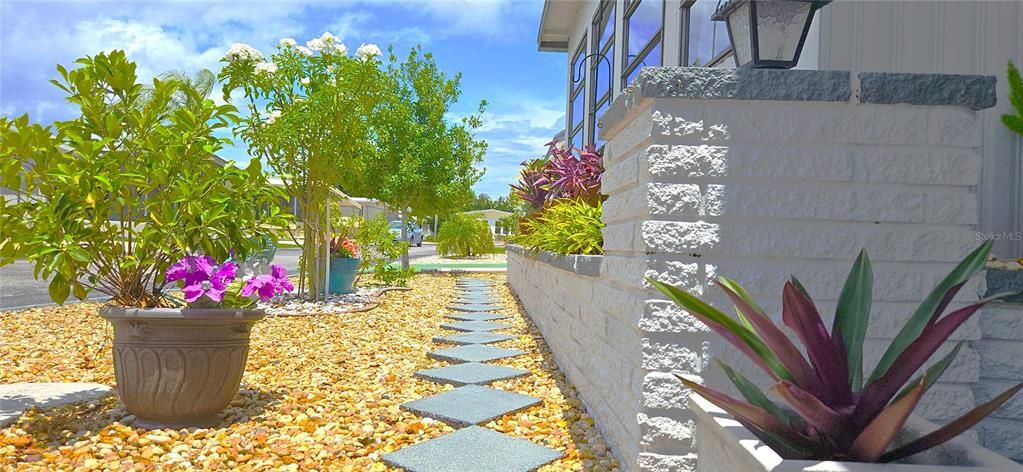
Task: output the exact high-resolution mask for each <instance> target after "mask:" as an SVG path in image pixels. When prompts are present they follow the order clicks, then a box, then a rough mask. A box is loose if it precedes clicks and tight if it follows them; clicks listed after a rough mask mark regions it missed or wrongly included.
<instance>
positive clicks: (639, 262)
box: [509, 67, 995, 470]
mask: <svg viewBox="0 0 1023 472" xmlns="http://www.w3.org/2000/svg"><path fill="white" fill-rule="evenodd" d="M994 101H995V95H994V78H993V77H980V76H949V75H929V74H888V73H861V74H857V75H855V76H854V75H853V74H850V73H849V72H842V71H807V70H802V71H795V70H790V71H779V70H726V69H707V68H675V67H659V68H648V69H646V70H644V71H643V72H642V73H641V75H640V76H639V78H638V79H637V80H636V81H635V82H634V84H633V86H632V87H630V89H629V90H627V91H626V92H624V93H623V94H622V95H620V96H619V97H618V98H617V99H616V100H615V102H614V104H613V105H612V106H611V108H610V109H609V111H608V112H607V114H606V115H604V118H603V122H602V126H601V135H602V137H603V139H606V140H607V141H608V143H607V146H606V148H605V153H604V159H605V167H606V172H605V174H604V181H603V192H604V193H605V194H606V195H608V199H607V201H606V203H605V206H604V214H603V219H604V223H605V224H606V225H607V226H606V227H605V229H604V252H605V254H604V256H603V257H602V260H600V261H598V260H596V259H593V260H590V259H588V260H586V261H585V262H583V263H578V262H573V261H576V259H572V258H568V259H563V258H562V259H559V258H550V257H547V258H540V259H535V258H530V257H528V256H527V255H524V254H521V253H512V254H510V261H509V280H510V282H511V284H512V286H513V287H514V288H515V290H516V292H517V293H518V295H519V297H520V299H521V300H522V303H523V305H524V306H525V308H526V309H527V311H528V312H529V313H530V315H531V316H532V317H533V318H534V319H535V320H536V321H537V324H538V326H539V327H540V329H541V331H543V332H544V335H545V337H546V338H547V340H548V343H549V344H550V345H551V349H552V351H553V352H554V355H555V357H556V358H557V360H558V362H559V364H561V365H562V368H564V369H565V371H566V372H567V374H568V376H569V378H570V379H571V380H572V382H573V383H574V384H575V385H576V386H577V387H578V388H579V390H580V392H581V394H582V397H583V399H584V400H585V401H586V402H587V405H588V406H589V407H590V409H591V410H592V411H593V414H594V416H595V418H596V420H597V422H598V424H600V426H601V427H602V429H603V430H604V431H605V434H606V435H607V436H608V440H609V441H610V443H611V445H612V447H614V448H615V450H616V454H618V455H619V458H620V459H621V460H622V462H623V465H625V466H626V467H627V468H628V469H629V470H688V469H691V468H692V467H693V464H694V463H695V462H694V461H695V459H696V458H695V456H694V454H693V452H694V451H695V448H694V446H693V440H694V438H693V433H692V431H693V425H692V416H691V414H690V413H689V412H688V410H687V408H686V407H687V405H686V400H685V397H686V394H687V393H686V391H684V389H683V388H681V386H680V384H679V383H678V382H677V381H676V380H675V379H674V377H673V376H672V375H671V372H681V373H689V374H693V375H698V376H701V377H702V378H704V379H705V380H706V381H707V382H708V383H710V384H711V385H714V386H718V387H724V386H725V382H723V376H722V374H721V372H720V369H719V368H718V367H717V366H716V365H714V364H713V362H712V359H713V358H720V359H722V360H724V361H726V362H728V363H729V364H731V365H733V366H738V367H740V368H741V369H742V370H744V371H746V372H747V373H750V374H755V373H756V368H755V367H753V366H752V365H751V364H750V363H749V362H746V361H744V360H743V359H742V358H741V356H740V355H738V354H737V353H736V352H735V351H734V350H733V349H729V348H728V346H727V345H725V344H724V343H722V342H720V341H719V340H718V338H717V337H716V336H714V335H713V334H712V333H708V332H707V330H706V328H705V327H704V326H703V325H702V324H701V323H699V322H698V321H696V320H695V319H693V318H692V317H691V316H690V315H689V314H687V313H686V312H684V311H682V310H680V309H678V308H677V307H675V306H674V305H673V304H671V303H669V302H668V301H667V300H666V299H665V297H664V296H662V295H661V294H660V293H659V292H657V291H655V290H653V289H652V288H651V287H650V286H649V284H648V283H647V282H646V281H645V278H647V277H652V278H656V279H658V280H661V281H665V282H668V283H671V284H673V285H678V286H680V287H682V288H684V289H686V290H689V291H692V292H694V293H703V294H704V296H705V297H707V299H709V300H710V301H712V303H713V304H714V305H716V306H718V307H721V308H730V307H731V304H730V303H728V302H727V301H726V299H725V297H724V296H723V295H722V294H721V293H720V291H719V290H717V289H715V288H714V287H713V282H712V281H713V279H714V278H715V277H716V276H717V275H718V274H720V275H725V276H728V277H730V278H732V279H735V280H737V281H739V282H740V283H741V284H743V285H744V286H745V287H746V289H747V290H748V291H749V292H750V294H751V295H752V296H753V297H754V298H755V299H757V300H758V301H759V302H760V303H761V305H762V306H763V307H764V308H765V309H766V310H767V311H768V313H772V314H774V315H775V316H776V317H777V315H779V314H780V309H781V301H780V300H781V297H780V295H781V288H782V285H783V284H784V282H785V281H786V280H788V278H789V276H790V274H794V275H796V276H797V277H799V279H800V280H801V281H802V282H803V284H804V285H805V286H806V288H807V290H808V291H809V292H810V294H811V295H812V296H813V297H814V299H815V301H817V302H818V305H819V307H820V309H821V312H822V314H823V315H825V317H826V318H830V317H831V315H832V314H833V313H834V304H835V300H836V299H837V297H838V294H839V292H840V290H841V287H842V282H843V281H844V279H845V276H846V274H847V272H848V270H849V267H850V266H851V263H852V261H853V259H854V258H855V257H856V255H857V253H858V252H859V251H860V249H861V248H866V249H867V251H868V252H869V254H870V257H871V260H872V261H873V265H874V270H875V287H874V304H873V305H874V308H873V317H872V320H871V325H870V331H869V333H868V336H869V339H868V341H867V346H866V349H865V350H866V353H865V356H866V358H865V363H866V366H867V367H868V368H872V367H873V365H874V363H876V362H877V360H878V359H879V358H880V356H881V354H882V352H883V350H884V348H885V347H886V346H887V344H888V342H890V340H891V338H892V337H893V336H894V334H895V333H896V332H897V330H898V328H899V327H901V326H902V323H903V322H904V321H905V320H906V319H907V318H908V317H909V315H910V314H911V313H912V312H913V310H914V309H915V308H916V306H917V304H918V303H919V301H920V300H922V299H923V298H924V297H925V296H926V295H927V293H928V292H929V291H930V289H931V288H932V287H933V286H934V285H935V283H937V281H938V280H940V279H941V278H942V277H943V276H944V275H945V274H946V273H947V272H948V271H949V270H951V268H952V267H953V266H954V265H955V264H956V262H958V261H959V260H960V259H961V258H962V257H963V256H965V255H966V254H967V253H969V252H970V251H971V250H972V249H974V248H975V247H976V246H977V245H979V244H980V242H981V241H980V239H981V238H982V235H978V233H977V232H976V229H975V227H976V224H977V219H978V210H977V194H976V186H977V184H978V182H979V179H980V175H981V173H980V171H981V166H982V162H981V161H982V159H981V154H980V146H981V136H982V133H981V121H980V120H978V113H979V112H980V110H983V109H986V108H989V107H991V106H993V104H994ZM580 264H582V266H583V268H584V270H581V271H580V270H578V267H577V266H579V265H580ZM598 264H599V271H598V270H595V269H594V266H596V265H598ZM978 289H979V287H978V283H977V281H975V282H974V283H972V284H971V285H970V286H967V287H965V288H964V289H963V290H962V292H961V295H960V297H959V299H957V300H958V301H957V302H956V303H954V304H953V305H952V307H951V308H955V307H957V306H963V304H964V303H965V302H966V301H968V300H970V299H976V298H977V295H976V294H977V292H978ZM829 323H830V320H829ZM980 339H981V330H980V323H979V322H978V320H976V319H975V320H972V321H971V322H969V323H967V324H966V325H965V326H963V327H962V328H960V330H959V331H958V332H957V333H956V334H955V335H954V336H953V338H952V342H950V343H948V346H945V347H944V349H943V350H942V351H939V354H941V353H942V352H946V351H947V350H948V349H951V348H952V347H953V346H954V344H955V343H956V342H958V341H961V340H965V341H969V343H967V345H965V346H964V347H963V348H962V351H961V352H960V354H959V356H958V358H957V360H956V362H955V363H954V364H953V365H952V367H950V369H949V370H948V371H947V372H946V373H945V375H944V376H943V378H942V380H941V382H940V383H939V384H938V385H936V386H935V387H934V388H933V390H932V391H931V392H930V393H929V394H928V396H927V397H926V399H925V400H924V402H923V404H922V406H921V407H920V408H919V410H918V412H919V413H921V414H922V415H923V416H924V417H927V418H930V419H933V420H939V421H940V420H947V419H950V418H953V417H955V416H956V415H957V414H961V413H964V412H965V411H967V410H968V409H969V408H971V407H973V406H974V405H975V404H976V403H977V398H975V395H974V390H975V387H976V386H977V382H978V381H979V380H980V366H981V361H982V360H981V355H980V353H979V351H981V349H978V346H977V345H976V344H977V343H978V342H979V340H980Z"/></svg>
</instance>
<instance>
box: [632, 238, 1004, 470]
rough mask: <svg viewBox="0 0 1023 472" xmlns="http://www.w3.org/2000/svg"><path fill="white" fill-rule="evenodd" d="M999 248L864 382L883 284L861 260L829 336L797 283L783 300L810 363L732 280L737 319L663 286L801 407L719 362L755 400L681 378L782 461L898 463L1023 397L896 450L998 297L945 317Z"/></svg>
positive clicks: (959, 278) (941, 289)
mask: <svg viewBox="0 0 1023 472" xmlns="http://www.w3.org/2000/svg"><path fill="white" fill-rule="evenodd" d="M990 251H991V243H990V242H988V243H985V244H983V245H982V246H981V247H980V248H978V249H977V250H975V251H974V252H973V253H971V254H970V255H969V256H967V257H966V259H964V260H963V261H962V262H960V263H959V265H958V266H956V268H955V269H954V270H953V271H952V272H951V273H950V274H949V275H948V276H946V277H945V278H944V279H943V280H942V281H941V282H940V283H939V284H938V285H937V286H936V287H935V288H934V290H933V291H931V293H930V295H928V296H927V298H926V299H925V300H924V301H923V303H921V304H920V306H919V307H918V308H917V310H916V312H914V313H913V315H912V317H910V319H909V321H908V322H907V323H906V325H905V326H903V328H902V329H901V330H900V331H899V333H898V334H897V335H896V336H895V339H894V340H892V343H891V345H889V347H888V349H887V351H886V352H885V353H884V355H883V356H882V358H881V361H880V362H879V363H878V365H877V367H876V368H875V369H874V370H873V373H872V374H870V376H869V377H866V378H864V375H863V340H864V338H865V337H866V332H867V322H868V320H869V317H870V302H871V290H872V286H873V275H872V271H871V268H870V259H869V258H868V257H867V254H866V252H861V253H860V255H859V257H858V258H857V259H856V262H855V264H854V265H853V268H852V270H851V271H850V273H849V277H848V278H847V279H846V282H845V286H844V287H843V289H842V292H841V295H840V296H839V300H838V308H837V310H836V312H835V321H834V324H833V326H832V328H831V332H830V333H829V332H828V330H827V328H826V327H825V325H824V322H823V320H822V319H821V316H820V314H819V313H818V311H817V308H816V306H815V305H814V302H813V301H812V300H811V299H810V295H809V294H808V293H807V292H806V290H805V289H804V288H803V287H802V285H801V284H800V283H799V281H798V280H796V278H795V277H793V278H792V280H791V281H789V282H787V283H786V284H785V287H784V289H783V291H782V321H783V322H784V324H785V326H788V327H789V328H790V329H792V330H793V331H794V332H795V334H796V336H797V337H798V338H799V340H800V341H801V342H802V344H803V347H804V348H805V351H806V354H807V358H809V361H808V360H807V358H804V356H803V354H802V351H801V350H800V349H799V347H797V346H796V343H794V342H792V341H791V340H790V339H789V338H788V337H787V336H786V335H785V334H784V333H783V332H782V331H781V329H779V328H778V327H777V326H775V325H774V323H772V322H771V319H770V318H769V317H768V316H767V314H766V313H764V311H763V310H762V309H761V308H760V307H759V306H757V304H756V303H755V302H753V300H751V299H750V297H749V295H748V294H747V293H746V291H745V290H744V289H743V288H742V287H741V286H739V284H737V283H735V282H734V281H732V280H729V279H727V278H724V277H720V278H718V286H719V287H720V288H721V290H723V291H724V292H725V294H726V295H728V297H729V298H730V299H731V300H732V302H734V303H735V308H736V312H737V315H738V319H734V318H732V317H730V316H728V315H726V314H724V313H722V312H721V311H718V310H717V309H715V308H714V307H712V306H710V305H708V304H707V303H704V302H703V301H701V300H699V299H698V298H697V297H695V296H693V295H691V294H689V293H686V292H685V291H682V290H680V289H678V288H676V287H672V286H670V285H668V284H664V283H661V282H658V281H655V280H650V283H651V284H653V286H654V287H656V288H658V289H659V290H661V291H662V292H664V293H665V294H666V295H668V296H669V297H671V299H672V300H674V301H675V302H676V303H678V304H679V305H681V306H682V307H683V308H685V309H686V310H687V311H689V312H690V313H692V314H693V315H694V316H696V317H697V318H699V319H700V320H701V321H703V322H704V323H705V324H706V325H707V326H708V327H710V329H712V330H714V331H715V332H717V333H718V334H720V335H721V336H722V337H724V338H725V340H727V341H728V342H729V343H731V344H732V345H734V346H735V347H737V348H738V349H739V350H741V351H742V352H743V353H744V354H745V355H747V356H748V357H749V358H750V359H752V360H753V361H754V362H755V363H756V364H757V365H758V366H760V368H762V369H763V370H764V371H765V372H767V374H768V375H769V376H770V377H771V378H772V379H773V380H774V381H775V382H776V384H775V385H774V387H773V388H772V390H773V391H774V393H776V394H777V395H778V396H779V397H781V399H783V400H784V401H785V402H786V403H787V404H788V405H789V407H790V408H791V411H790V410H787V409H783V408H782V407H780V406H779V405H777V404H775V403H774V402H773V401H772V400H771V399H769V398H768V397H767V395H765V394H764V393H763V392H762V391H761V390H759V389H758V388H757V386H756V385H754V384H753V383H752V382H751V381H749V380H748V379H747V378H745V377H743V376H742V375H741V374H739V373H738V372H736V371H735V370H734V369H732V368H731V367H730V366H728V365H726V364H725V363H723V362H720V361H718V364H719V365H720V366H721V368H722V369H723V370H724V372H725V374H726V375H727V376H728V377H729V379H730V380H731V381H732V383H734V384H735V386H736V388H737V389H738V391H739V392H740V393H741V394H742V396H743V397H744V398H745V401H741V400H737V399H735V398H732V397H730V396H728V395H725V394H723V393H721V392H718V391H715V390H711V389H709V388H706V387H704V386H702V385H700V384H698V383H696V382H693V381H691V380H689V379H686V378H684V377H682V376H680V375H677V374H676V376H678V377H679V379H680V380H681V381H682V382H683V383H684V384H685V385H686V386H688V387H689V388H691V389H693V390H694V391H696V392H697V393H699V394H700V395H702V396H703V397H704V398H706V399H707V400H708V401H710V402H712V403H714V404H715V405H717V406H719V407H720V408H722V409H724V410H725V411H727V412H729V413H730V414H732V415H733V416H734V417H735V418H736V419H738V420H739V421H740V422H742V423H743V424H744V425H745V426H747V427H748V428H749V429H750V430H751V431H752V432H753V433H755V434H756V435H757V436H758V437H759V438H760V439H761V440H763V441H764V442H765V443H766V444H767V445H769V446H771V447H772V448H774V450H775V451H776V452H778V454H780V455H781V456H783V457H786V458H791V459H814V460H847V461H858V462H889V461H893V460H898V459H901V458H904V457H907V456H910V455H912V454H916V453H918V452H921V451H924V450H926V449H930V448H932V447H934V446H937V445H939V444H941V443H943V442H945V441H948V440H949V439H952V438H953V437H955V436H957V435H959V434H961V433H962V432H964V431H966V430H967V429H969V428H971V427H973V426H974V425H975V424H977V422H979V421H980V420H981V419H983V418H984V417H985V416H987V415H988V414H990V413H991V412H993V411H994V410H996V409H997V408H998V407H999V406H1001V405H1002V404H1003V403H1005V402H1006V401H1007V400H1009V398H1011V397H1012V396H1013V395H1015V394H1016V392H1017V391H1019V390H1020V387H1021V386H1023V384H1020V385H1016V386H1014V387H1012V388H1010V389H1009V390H1007V391H1005V392H1004V393H1002V394H1001V395H999V396H997V397H995V398H994V399H993V400H991V401H988V402H987V403H984V404H982V405H980V406H978V407H976V408H975V409H973V410H972V411H970V412H968V413H966V414H965V415H963V416H962V417H960V418H959V419H956V420H955V421H952V422H951V423H948V424H947V425H945V426H943V427H941V428H940V429H938V430H936V431H934V432H932V433H930V434H927V435H925V436H923V437H921V438H919V439H917V440H915V441H912V442H910V443H908V444H904V445H902V446H901V447H898V448H895V449H893V450H888V448H889V446H890V445H891V443H892V441H893V440H894V439H895V437H896V434H897V433H898V432H899V431H900V430H901V429H902V426H903V424H904V423H905V422H906V419H907V418H908V417H909V415H910V413H911V412H912V411H913V409H914V408H915V407H916V405H917V403H918V402H919V400H920V397H922V396H923V395H924V393H926V392H927V390H928V389H929V388H930V387H931V386H932V385H933V384H934V382H935V381H937V380H938V378H939V377H941V374H942V373H943V372H944V371H945V369H946V368H947V367H948V366H949V364H951V363H952V360H953V359H954V358H955V356H956V353H958V352H959V348H960V346H961V343H960V345H958V346H956V347H955V349H953V350H952V351H951V352H950V353H949V354H947V355H945V356H944V357H943V358H942V359H941V360H939V361H938V362H936V363H935V364H933V365H932V366H930V367H929V368H927V369H926V371H925V372H924V373H923V374H922V375H920V376H918V377H915V378H914V377H913V375H914V373H916V371H917V370H919V369H920V368H921V367H922V366H923V364H924V363H925V362H926V361H927V360H928V359H929V358H930V357H931V356H932V355H933V354H934V353H935V352H936V351H937V350H938V348H939V347H940V346H941V345H942V343H944V342H945V341H946V340H947V339H948V337H949V336H951V335H952V333H953V332H954V331H955V330H956V329H957V328H958V327H959V326H960V325H962V324H963V323H964V322H965V321H966V320H968V319H969V318H970V316H972V315H973V314H974V313H976V312H977V311H978V310H979V309H980V308H981V307H983V306H984V305H985V304H986V303H988V302H990V301H991V300H993V299H996V298H1001V297H1002V296H996V297H992V298H988V299H985V300H981V301H978V302H976V303H974V304H972V305H969V306H967V307H964V308H961V309H958V310H955V311H953V312H951V313H949V314H947V315H945V316H942V314H943V313H944V311H945V308H947V307H948V304H949V303H950V302H951V301H952V299H953V298H954V297H955V295H956V294H957V293H958V292H959V290H960V289H961V288H962V287H963V285H964V284H965V283H966V282H967V280H969V279H970V278H971V277H973V276H974V275H975V274H977V273H978V272H979V271H980V270H981V269H983V267H984V263H985V261H986V260H987V256H988V253H989V252H990Z"/></svg>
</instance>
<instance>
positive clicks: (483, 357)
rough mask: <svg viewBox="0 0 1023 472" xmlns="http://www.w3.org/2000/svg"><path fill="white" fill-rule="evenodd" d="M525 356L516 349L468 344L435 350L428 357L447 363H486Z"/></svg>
mask: <svg viewBox="0 0 1023 472" xmlns="http://www.w3.org/2000/svg"><path fill="white" fill-rule="evenodd" d="M523 354H525V353H524V352H522V351H520V350H518V349H505V348H503V347H496V346H487V345H484V344H469V345H465V346H458V347H449V348H445V349H437V350H436V351H433V352H431V353H429V354H427V355H428V356H430V357H432V358H434V359H438V360H442V361H448V362H454V363H462V362H487V361H496V360H498V359H506V358H509V357H516V356H521V355H523Z"/></svg>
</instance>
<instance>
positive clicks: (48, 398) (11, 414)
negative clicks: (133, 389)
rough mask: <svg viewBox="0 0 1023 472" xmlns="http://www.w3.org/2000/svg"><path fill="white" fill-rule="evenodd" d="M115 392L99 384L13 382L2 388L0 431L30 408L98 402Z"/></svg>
mask: <svg viewBox="0 0 1023 472" xmlns="http://www.w3.org/2000/svg"><path fill="white" fill-rule="evenodd" d="M113 392H114V389H112V388H110V386H108V385H103V384H97V383H60V382H46V383H27V382H26V383H12V384H3V385H0V428H2V427H4V426H7V425H9V424H11V423H14V422H15V421H17V420H18V418H20V417H21V414H22V413H24V412H25V410H27V409H29V408H31V407H39V408H42V409H47V408H54V407H57V406H61V405H66V404H68V403H75V402H84V401H91V400H98V399H100V398H103V397H105V396H107V395H110V394H111V393H113Z"/></svg>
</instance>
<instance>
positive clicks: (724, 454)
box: [689, 394, 1023, 472]
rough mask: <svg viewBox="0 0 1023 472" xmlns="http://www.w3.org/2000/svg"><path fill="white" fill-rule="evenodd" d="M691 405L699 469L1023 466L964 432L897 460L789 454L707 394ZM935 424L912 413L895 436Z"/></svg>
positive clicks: (997, 469) (934, 470) (821, 471)
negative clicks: (794, 457)
mask: <svg viewBox="0 0 1023 472" xmlns="http://www.w3.org/2000/svg"><path fill="white" fill-rule="evenodd" d="M689 407H690V408H691V409H692V410H693V412H694V413H695V414H696V428H697V433H696V438H697V439H696V449H697V457H698V459H697V466H696V470H697V472H727V471H743V472H939V471H941V472H944V471H955V472H981V471H983V472H1021V471H1023V465H1020V464H1017V463H1015V462H1013V461H1011V460H1009V459H1007V458H1005V457H1003V456H1000V455H998V454H997V453H995V452H993V451H991V450H988V449H985V448H983V447H980V446H978V445H976V444H973V443H970V442H969V441H966V440H964V439H961V438H957V439H953V440H951V441H949V442H947V443H945V444H943V445H941V446H938V447H936V448H934V449H931V450H929V451H925V452H922V453H920V454H916V455H915V456H912V457H909V458H907V459H906V460H905V461H904V462H899V463H892V464H867V463H862V462H833V461H806V460H786V459H782V458H781V457H780V456H778V454H776V453H775V452H774V450H772V449H771V448H769V447H767V446H766V445H765V444H764V443H763V442H761V441H760V440H759V439H757V437H756V436H754V435H753V433H751V432H750V431H749V430H748V429H746V428H745V427H743V426H742V424H740V423H739V422H738V421H735V420H734V419H733V418H732V416H731V415H729V414H728V413H725V412H724V411H723V410H721V409H720V408H718V407H716V406H714V405H713V404H712V403H710V402H708V401H707V400H705V399H704V398H703V397H701V396H699V395H695V394H693V395H691V396H690V400H689ZM936 428H937V425H935V424H933V423H931V422H929V421H926V420H924V419H922V418H918V417H915V416H914V417H910V420H909V421H908V422H907V424H906V426H905V428H903V433H902V434H900V436H901V437H900V438H899V439H897V440H896V442H897V443H898V442H902V443H905V442H906V441H908V440H910V439H912V438H915V437H920V435H922V434H926V433H927V432H930V431H933V430H934V429H936Z"/></svg>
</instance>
